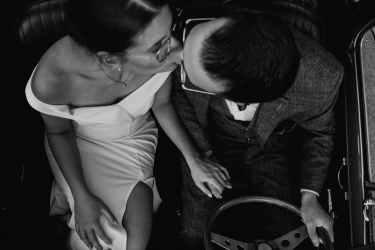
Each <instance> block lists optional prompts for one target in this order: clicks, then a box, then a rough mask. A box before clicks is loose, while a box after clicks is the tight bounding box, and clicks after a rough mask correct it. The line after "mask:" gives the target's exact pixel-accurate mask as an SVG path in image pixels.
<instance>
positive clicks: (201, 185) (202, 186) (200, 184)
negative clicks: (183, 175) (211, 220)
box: [195, 182, 212, 198]
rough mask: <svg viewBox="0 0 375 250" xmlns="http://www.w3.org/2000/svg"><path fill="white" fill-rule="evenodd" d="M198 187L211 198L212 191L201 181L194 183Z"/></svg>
mask: <svg viewBox="0 0 375 250" xmlns="http://www.w3.org/2000/svg"><path fill="white" fill-rule="evenodd" d="M195 184H196V185H197V186H198V188H199V189H200V190H201V191H202V192H203V193H205V194H206V195H207V196H208V197H210V198H212V193H211V191H210V190H209V189H208V188H207V187H206V186H205V185H204V183H203V182H199V183H195Z"/></svg>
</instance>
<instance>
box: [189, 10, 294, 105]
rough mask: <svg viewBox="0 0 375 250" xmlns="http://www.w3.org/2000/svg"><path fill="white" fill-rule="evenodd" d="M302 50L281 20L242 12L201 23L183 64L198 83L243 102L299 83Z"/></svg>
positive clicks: (278, 93)
mask: <svg viewBox="0 0 375 250" xmlns="http://www.w3.org/2000/svg"><path fill="white" fill-rule="evenodd" d="M299 62H300V53H299V51H298V49H297V47H296V44H295V41H294V37H293V34H292V32H291V30H290V29H289V28H288V27H287V26H286V25H285V24H284V23H283V22H282V21H280V20H279V19H277V18H275V17H272V16H268V15H264V14H259V13H254V12H240V13H236V14H234V15H233V14H232V15H230V16H226V17H222V18H218V19H214V20H212V21H208V22H204V23H200V24H198V25H196V26H195V27H194V28H193V29H192V30H191V31H190V33H189V34H188V35H187V37H186V40H185V43H184V49H183V66H184V69H185V72H186V74H187V76H188V78H189V79H190V81H191V82H192V83H193V84H194V85H196V86H197V87H199V88H201V89H203V90H205V91H207V92H212V93H215V94H221V95H223V96H224V97H225V98H227V99H229V100H232V101H235V102H239V103H257V102H268V101H272V100H274V99H276V98H278V97H280V96H282V95H283V94H284V93H285V92H286V91H287V90H288V89H289V87H290V86H291V85H292V84H293V81H294V78H295V76H296V74H297V71H298V66H299Z"/></svg>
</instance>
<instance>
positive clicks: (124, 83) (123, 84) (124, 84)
mask: <svg viewBox="0 0 375 250" xmlns="http://www.w3.org/2000/svg"><path fill="white" fill-rule="evenodd" d="M95 63H96V65H98V67H99V69H100V70H101V71H103V73H104V74H105V76H106V77H108V78H109V79H111V80H112V81H114V82H117V83H121V84H122V87H123V88H125V87H126V81H127V80H128V79H129V77H130V75H131V74H132V73H133V71H131V70H130V73H129V75H128V77H126V79H125V81H123V82H121V81H118V80H115V79H113V78H112V77H110V76H109V75H107V73H106V72H105V71H104V69H102V67H100V65H99V64H98V63H97V62H96V61H95ZM112 68H113V69H115V68H116V67H115V66H113V67H112ZM117 70H118V71H120V72H121V73H120V78H121V74H122V70H121V69H120V68H117Z"/></svg>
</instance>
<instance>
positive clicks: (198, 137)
mask: <svg viewBox="0 0 375 250" xmlns="http://www.w3.org/2000/svg"><path fill="white" fill-rule="evenodd" d="M180 79H181V78H180V73H179V70H178V69H177V70H175V71H174V73H173V88H172V101H173V104H174V105H175V107H176V110H177V113H178V115H179V116H180V118H181V120H182V122H183V123H184V125H185V127H186V128H187V130H188V131H189V133H190V135H191V136H192V137H193V141H194V142H195V144H196V146H197V149H198V150H199V152H200V153H205V152H207V151H209V150H211V145H210V140H209V137H208V134H207V133H206V129H207V128H205V127H203V125H202V124H201V123H200V122H199V121H198V118H197V114H196V112H199V111H201V110H200V109H199V105H195V106H193V105H192V103H191V101H190V99H189V98H188V96H187V94H186V92H185V90H183V89H182V83H181V80H180Z"/></svg>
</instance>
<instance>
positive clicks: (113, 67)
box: [112, 66, 122, 72]
mask: <svg viewBox="0 0 375 250" xmlns="http://www.w3.org/2000/svg"><path fill="white" fill-rule="evenodd" d="M112 69H117V70H118V71H120V72H122V70H121V69H120V68H119V67H115V66H112Z"/></svg>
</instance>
